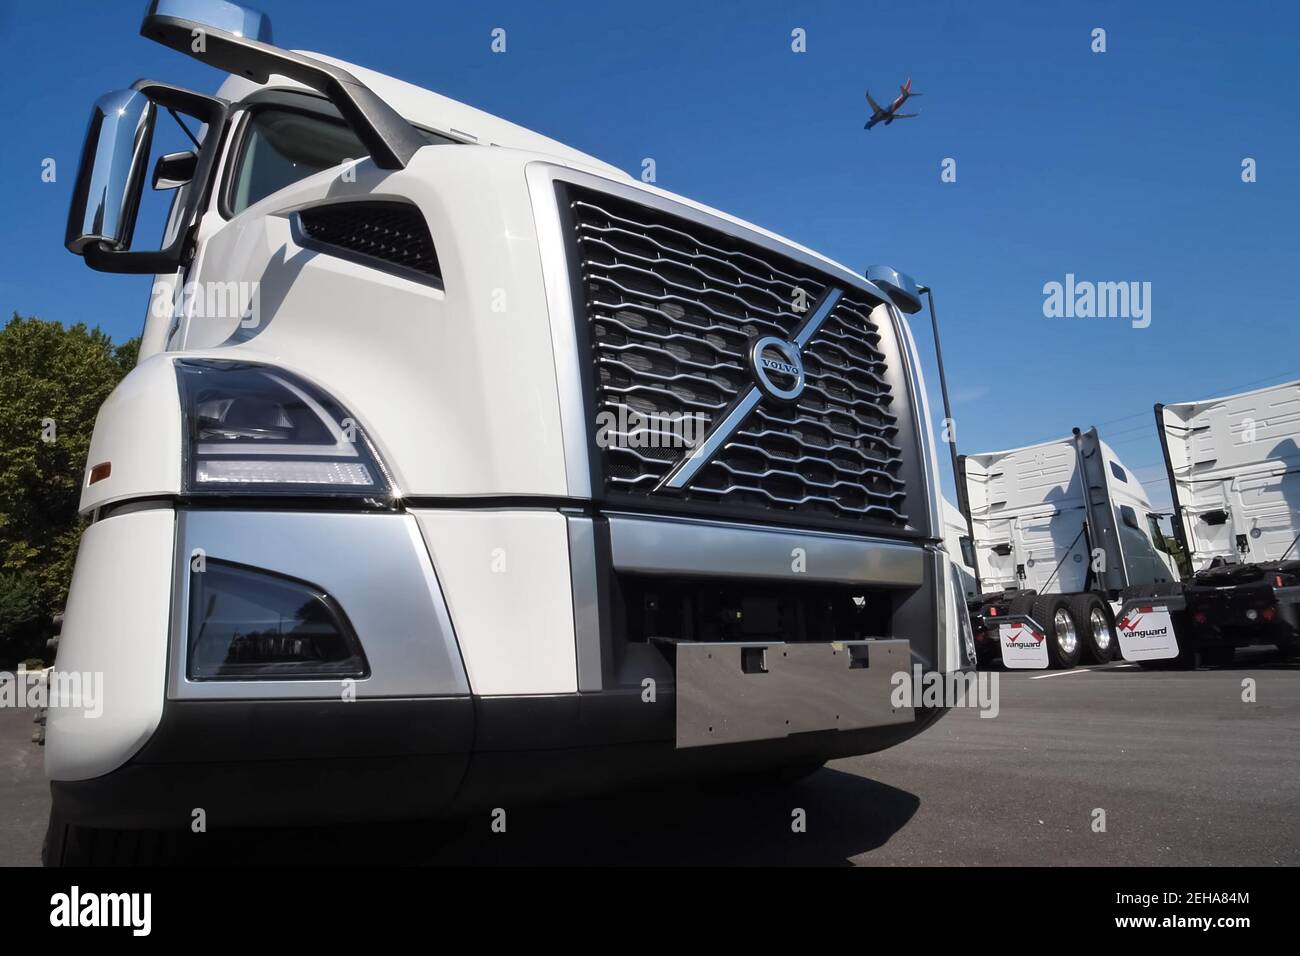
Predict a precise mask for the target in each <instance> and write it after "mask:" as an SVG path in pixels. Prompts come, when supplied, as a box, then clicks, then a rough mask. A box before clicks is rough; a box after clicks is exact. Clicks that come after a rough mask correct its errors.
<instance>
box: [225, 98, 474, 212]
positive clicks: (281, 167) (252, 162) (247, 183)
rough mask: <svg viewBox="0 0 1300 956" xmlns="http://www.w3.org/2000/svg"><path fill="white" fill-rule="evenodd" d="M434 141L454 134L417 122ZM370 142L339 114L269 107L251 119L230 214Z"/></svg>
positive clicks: (358, 152) (360, 151)
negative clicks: (359, 137)
mask: <svg viewBox="0 0 1300 956" xmlns="http://www.w3.org/2000/svg"><path fill="white" fill-rule="evenodd" d="M416 131H417V132H418V133H420V135H421V136H423V137H424V138H425V139H427V140H428V141H429V142H430V143H434V144H442V143H454V142H456V141H455V140H453V139H450V138H448V137H446V136H441V135H439V134H437V133H433V132H429V131H428V130H423V129H420V128H419V127H416ZM366 155H367V154H366V148H365V147H364V146H362V145H361V141H360V140H359V139H357V137H356V135H355V134H354V133H353V132H352V130H351V129H349V128H348V127H347V125H346V124H344V123H343V122H342V121H341V120H336V119H333V118H331V117H329V116H323V115H321V114H318V113H308V112H302V111H299V110H292V109H281V108H278V107H267V108H263V109H258V110H256V111H254V112H253V114H252V115H251V116H250V117H249V119H248V126H247V129H246V131H245V133H244V136H243V138H242V141H241V143H240V153H239V157H238V159H237V161H236V163H235V175H234V179H233V181H232V183H231V189H230V194H229V200H230V209H229V212H230V214H231V215H234V214H235V213H239V212H242V211H243V210H245V209H247V208H248V207H249V206H251V205H253V204H254V203H256V202H259V201H260V200H262V199H265V198H266V197H267V196H269V195H271V193H273V192H276V191H277V190H280V189H283V188H284V187H285V186H290V185H292V184H293V183H296V182H297V181H298V180H300V179H305V178H306V177H308V176H310V175H312V174H313V173H318V172H320V171H321V170H322V169H329V168H330V167H331V166H337V165H338V164H339V163H342V162H344V161H345V160H349V159H363V158H365V156H366Z"/></svg>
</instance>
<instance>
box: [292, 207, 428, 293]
mask: <svg viewBox="0 0 1300 956" xmlns="http://www.w3.org/2000/svg"><path fill="white" fill-rule="evenodd" d="M297 218H298V224H299V227H300V231H301V237H300V238H301V239H305V240H307V241H306V242H303V243H302V244H303V245H306V246H310V247H312V248H315V249H317V250H319V251H321V252H325V253H328V254H330V255H337V256H343V257H344V258H348V259H354V260H356V261H358V262H361V263H363V264H365V265H369V266H373V267H375V268H379V269H385V270H386V271H389V272H396V273H399V274H403V273H404V274H407V275H408V277H410V278H418V279H420V280H421V281H424V282H428V281H430V280H433V281H435V282H437V283H438V284H439V285H441V280H442V273H441V271H440V270H439V269H438V254H437V253H436V252H435V251H434V248H433V237H432V236H431V235H430V234H429V226H428V223H426V222H425V221H424V216H423V215H421V213H420V210H419V209H418V208H416V207H415V206H414V205H412V204H411V203H405V202H341V203H330V204H328V205H324V206H313V207H311V208H310V209H303V210H301V211H300V212H299V213H298V216H297Z"/></svg>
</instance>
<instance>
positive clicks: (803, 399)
mask: <svg viewBox="0 0 1300 956" xmlns="http://www.w3.org/2000/svg"><path fill="white" fill-rule="evenodd" d="M567 195H568V197H569V200H570V201H569V203H568V209H567V212H568V214H569V216H570V219H569V222H570V223H571V229H572V241H573V248H574V250H576V253H577V254H576V255H575V256H573V257H572V258H573V260H574V261H572V262H571V263H570V267H571V268H572V269H574V270H575V271H576V275H575V279H576V283H575V302H574V306H575V311H576V312H579V313H580V316H581V313H583V312H585V316H586V322H587V325H588V332H589V340H590V343H591V353H590V361H591V363H592V368H593V376H592V378H593V382H592V386H593V387H592V391H594V393H595V394H594V395H593V396H589V400H590V405H589V410H590V411H592V412H595V413H598V412H601V411H611V412H615V413H617V412H618V411H619V409H620V408H621V407H625V408H627V409H630V410H633V411H640V412H651V413H656V412H657V413H671V412H700V413H703V414H704V415H705V416H707V419H708V422H709V425H710V427H711V426H712V425H713V424H715V423H716V422H717V420H718V418H719V417H720V416H721V415H723V414H725V413H726V411H727V409H728V408H729V407H730V406H731V405H732V404H733V402H735V401H736V399H737V397H738V396H739V395H741V394H742V393H743V392H744V391H746V390H747V389H748V388H749V387H750V385H751V384H752V382H753V378H752V375H751V373H750V371H749V368H748V366H747V363H746V358H745V350H746V347H747V345H748V344H749V343H750V342H751V341H752V340H753V339H754V338H756V337H758V336H761V335H775V336H779V337H782V338H784V339H789V338H790V337H791V336H792V334H793V332H794V330H795V329H797V328H798V327H799V325H800V324H801V323H802V321H803V320H804V319H805V318H806V317H807V315H808V313H807V312H802V313H796V312H794V311H793V309H792V303H793V301H794V298H795V292H796V290H797V289H798V290H802V291H803V293H804V294H805V295H806V298H807V301H808V302H809V305H810V306H811V304H812V303H814V302H816V301H818V300H819V299H820V297H821V296H822V295H823V294H824V293H825V292H826V290H827V289H829V288H831V287H832V286H836V285H839V284H840V283H841V282H842V280H841V279H840V278H839V276H838V275H836V274H835V273H834V272H832V271H830V270H829V269H822V268H816V267H809V265H808V263H807V262H805V261H803V260H801V259H798V258H796V257H794V256H788V257H787V256H784V255H782V254H781V253H779V252H775V251H773V250H771V249H768V248H765V247H764V246H760V245H758V244H755V243H751V242H748V241H746V240H745V239H743V238H740V237H738V236H735V235H731V234H730V233H726V232H722V231H719V230H715V229H713V228H710V227H709V226H707V225H703V224H701V223H699V222H697V221H695V220H693V219H687V218H684V217H679V216H674V215H672V214H671V213H668V212H665V211H664V210H662V209H659V208H656V207H654V206H653V205H650V204H642V203H639V202H636V201H635V200H631V199H625V198H623V197H621V196H615V195H612V194H608V193H604V192H595V191H593V190H588V189H580V188H573V189H572V190H571V191H569V192H568V194H567ZM862 285H864V283H862V282H861V281H859V282H858V283H857V284H855V285H853V286H850V287H848V288H845V289H844V294H843V296H842V298H841V299H840V300H839V301H838V302H836V303H835V306H834V308H833V309H832V311H831V315H830V317H829V318H828V319H827V321H826V323H825V324H824V325H823V326H822V328H821V329H820V330H819V331H818V332H817V334H816V335H814V336H813V337H812V339H811V341H810V342H808V343H807V345H806V347H805V348H804V350H803V351H804V362H805V369H806V386H805V389H804V392H803V394H802V395H801V396H800V397H799V399H798V400H797V403H796V404H795V405H794V406H778V405H775V404H773V403H772V402H769V401H766V400H765V401H763V402H761V403H760V404H759V405H758V406H757V407H756V408H754V409H753V411H752V412H750V413H749V414H748V415H747V416H746V418H745V420H744V421H743V423H742V424H741V426H740V427H739V429H738V430H737V431H736V432H735V433H734V434H733V435H732V436H731V438H730V439H729V440H728V441H727V442H726V443H725V444H724V445H723V447H722V448H721V449H720V451H719V452H718V453H717V455H716V456H715V457H714V459H713V460H712V461H711V462H710V463H709V464H707V465H705V466H704V467H703V468H702V469H701V470H700V472H699V474H698V476H696V479H695V481H694V484H692V485H690V487H689V489H688V490H687V492H686V494H685V496H686V497H687V498H688V499H691V500H696V501H701V502H708V503H711V510H714V511H716V512H718V513H720V514H726V513H727V512H728V511H729V510H731V508H732V507H733V506H745V507H748V508H749V509H751V510H752V509H753V508H754V507H762V508H767V509H771V510H777V511H785V512H790V511H794V510H796V509H798V510H799V512H800V513H801V514H803V513H809V512H814V513H816V514H817V515H819V516H820V517H823V518H838V519H844V520H846V521H848V522H850V523H851V522H854V521H857V520H861V519H870V521H871V522H873V523H877V524H879V523H884V524H887V525H890V526H895V527H904V526H906V525H907V523H908V517H907V514H906V512H905V511H904V509H903V504H904V500H905V498H906V497H907V492H906V489H905V483H904V481H903V480H902V478H901V477H900V474H899V472H900V470H901V468H902V465H903V456H902V449H901V448H900V442H898V441H896V440H895V439H897V438H898V435H899V421H898V418H897V415H896V413H895V410H894V407H893V406H894V401H895V397H894V395H893V393H892V391H891V386H890V384H889V382H888V380H887V378H886V372H887V371H888V370H887V369H886V365H885V363H886V355H885V352H884V351H882V349H881V347H880V346H881V330H880V329H878V328H877V327H876V326H875V324H874V322H873V320H872V319H871V318H870V315H871V313H872V312H873V310H875V309H876V307H877V303H876V302H873V301H872V300H871V298H870V296H869V294H868V293H866V292H864V290H863V288H861V286H862ZM866 287H867V288H870V286H869V284H866ZM581 300H585V301H581ZM578 321H579V322H581V321H583V319H582V318H581V317H579V318H578ZM890 331H891V332H892V329H891V330H890ZM895 381H897V377H895ZM598 454H600V455H601V457H602V459H603V460H602V465H603V467H602V469H601V471H602V473H603V476H604V481H605V485H606V488H607V489H608V490H612V491H620V492H624V493H627V494H630V495H633V496H636V497H641V498H644V504H645V506H646V507H650V508H653V506H654V502H655V500H656V499H659V498H661V497H665V496H667V497H672V498H678V497H679V495H678V494H675V493H673V492H670V491H661V492H655V490H654V489H655V488H656V487H657V486H658V485H659V484H660V482H661V480H662V479H663V477H664V476H665V475H666V474H667V473H668V471H669V470H670V469H671V468H672V467H673V465H674V464H676V463H677V461H678V460H679V459H680V458H682V456H683V455H684V454H685V450H683V449H658V448H657V449H638V448H630V447H618V446H614V447H609V448H605V449H601V450H598Z"/></svg>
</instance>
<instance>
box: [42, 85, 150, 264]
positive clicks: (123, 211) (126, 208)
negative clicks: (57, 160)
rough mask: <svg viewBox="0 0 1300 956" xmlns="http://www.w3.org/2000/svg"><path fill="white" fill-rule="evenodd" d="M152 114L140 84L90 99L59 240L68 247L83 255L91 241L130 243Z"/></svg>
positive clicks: (124, 246) (118, 246)
mask: <svg viewBox="0 0 1300 956" xmlns="http://www.w3.org/2000/svg"><path fill="white" fill-rule="evenodd" d="M156 119H157V111H156V110H155V109H154V105H153V103H152V102H150V100H149V97H147V96H145V95H144V94H143V93H141V92H140V91H139V90H116V91H114V92H112V93H105V94H104V95H103V96H101V97H100V98H99V99H98V100H96V101H95V105H94V107H93V108H92V109H91V111H90V126H89V127H88V128H87V130H86V143H85V146H84V147H83V149H82V152H81V165H80V167H78V169H77V180H76V183H75V185H74V186H73V187H72V208H71V209H70V210H69V211H68V231H67V235H66V236H65V238H64V245H66V246H67V247H68V249H69V250H70V251H71V252H75V253H76V254H77V255H82V254H84V251H85V249H86V246H87V245H89V244H91V243H94V244H96V245H100V246H104V247H106V248H108V249H114V250H120V249H128V248H130V246H131V236H132V234H133V233H134V232H135V216H136V213H137V212H138V211H139V208H140V192H141V189H142V188H143V186H144V174H145V164H146V163H148V162H149V147H150V146H151V145H152V144H153V125H154V121H155V120H156Z"/></svg>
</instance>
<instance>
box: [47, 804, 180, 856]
mask: <svg viewBox="0 0 1300 956" xmlns="http://www.w3.org/2000/svg"><path fill="white" fill-rule="evenodd" d="M171 836H172V834H170V833H165V832H162V831H158V830H100V829H94V828H91V827H80V826H74V825H72V824H70V823H67V822H65V821H64V820H63V819H62V818H61V817H59V816H58V815H57V814H56V813H55V812H54V811H53V810H51V811H50V822H49V825H48V826H47V827H46V829H45V843H44V844H43V845H42V846H41V865H42V866H49V867H54V866H159V865H161V864H164V863H167V862H169V861H170V860H171V857H172V846H173V841H172V840H171V839H170V838H171Z"/></svg>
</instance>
